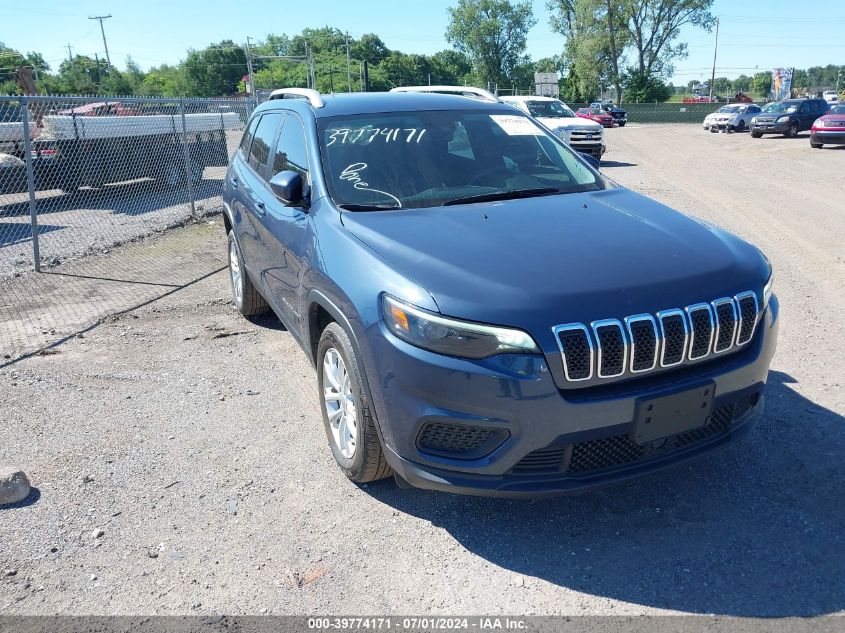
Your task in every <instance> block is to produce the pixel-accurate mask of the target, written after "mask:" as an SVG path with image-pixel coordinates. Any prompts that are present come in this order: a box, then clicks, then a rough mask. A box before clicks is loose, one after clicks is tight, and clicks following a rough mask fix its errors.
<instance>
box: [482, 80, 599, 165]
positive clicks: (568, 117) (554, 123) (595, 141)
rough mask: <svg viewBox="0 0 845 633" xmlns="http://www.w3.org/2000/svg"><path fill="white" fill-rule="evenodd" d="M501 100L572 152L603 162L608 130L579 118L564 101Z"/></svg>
mask: <svg viewBox="0 0 845 633" xmlns="http://www.w3.org/2000/svg"><path fill="white" fill-rule="evenodd" d="M499 99H500V100H501V101H502V102H504V103H507V104H510V105H512V106H514V107H516V108H519V109H520V110H522V111H523V112H527V113H528V114H530V115H531V116H533V117H534V118H535V119H537V120H538V121H539V122H540V123H542V124H543V125H545V126H546V127H547V128H549V129H550V130H551V131H552V132H554V133H555V135H556V136H558V137H559V138H560V139H562V140H563V141H564V142H565V143H567V144H568V145H570V146H571V147H572V149H574V150H577V151H579V152H581V153H583V154H589V155H590V156H592V157H593V158H595V159H596V160H598V161H601V157H602V154H604V152H605V151H606V149H607V147H606V145H605V142H604V128H603V127H602V126H601V125H600V124H599V123H596V122H595V121H590V120H589V119H584V118H581V117H578V116H575V113H574V112H573V111H572V110H570V109H569V107H567V105H566V104H565V103H563V101H561V100H560V99H555V98H554V97H540V96H523V97H510V96H509V97H499Z"/></svg>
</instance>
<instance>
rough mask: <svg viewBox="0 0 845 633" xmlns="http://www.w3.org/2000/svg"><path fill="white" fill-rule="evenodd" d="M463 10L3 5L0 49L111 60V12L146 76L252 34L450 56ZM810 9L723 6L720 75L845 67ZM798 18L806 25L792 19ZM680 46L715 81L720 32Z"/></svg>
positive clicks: (686, 72)
mask: <svg viewBox="0 0 845 633" xmlns="http://www.w3.org/2000/svg"><path fill="white" fill-rule="evenodd" d="M455 4H457V0H422V1H416V2H408V1H407V0H404V1H403V0H358V1H357V2H350V1H349V0H310V1H309V2H285V1H283V0H275V1H273V0H248V1H245V2H244V1H242V2H213V1H208V0H206V1H203V0H144V1H143V2H125V1H124V2H108V1H106V0H74V2H67V1H66V0H39V2H21V1H20V0H0V42H3V43H5V44H6V45H7V46H10V47H11V48H14V49H17V50H19V51H21V52H27V51H32V50H34V51H39V52H41V53H42V54H43V55H44V57H45V59H46V60H47V63H49V64H50V66H51V68H53V69H54V70H55V69H56V68H58V65H59V64H60V63H61V61H62V60H63V59H66V58H67V56H68V49H67V48H66V46H67V44H70V46H71V49H72V51H73V53H74V54H84V55H89V56H91V57H93V56H94V54H95V53H96V54H98V55H100V56H103V57H104V56H105V52H104V47H103V41H102V36H101V34H100V26H99V23H98V22H97V21H96V20H90V19H88V18H89V16H94V15H107V14H111V15H112V16H113V17H112V18H110V19H108V20H105V21H104V27H105V30H106V36H107V38H108V46H109V53H110V56H111V60H112V63H113V64H114V65H116V66H118V67H119V68H122V67H124V66H125V60H126V57H127V56H129V55H131V56H132V58H133V59H134V60H135V61H136V62H137V63H138V64H139V65H140V66H141V67H142V68H143V69H145V70H146V69H148V68H149V67H151V66H157V65H160V64H162V63H169V64H174V63H176V62H178V61H179V60H180V59H183V58H184V57H185V51H186V50H187V49H189V48H203V47H205V46H206V45H208V44H209V43H212V42H218V41H220V40H223V39H231V40H234V41H235V42H244V41H245V40H246V37H247V36H249V37H251V38H255V39H262V38H263V37H264V36H265V35H267V34H268V33H275V34H281V33H287V34H288V35H293V34H296V33H299V32H300V31H301V30H302V29H303V28H306V27H312V28H318V27H322V26H326V25H329V26H334V27H337V28H339V29H341V30H344V31H348V32H349V35H350V36H351V37H360V36H361V35H362V34H364V33H376V34H378V35H379V36H380V37H381V38H382V40H383V41H384V42H385V44H387V46H388V47H389V48H391V49H395V50H401V51H402V52H405V53H426V54H429V53H434V52H437V51H438V50H442V49H444V48H449V44H448V43H447V42H446V40H445V38H444V37H443V33H444V32H445V30H446V25H447V23H448V11H447V8H448V7H449V6H454V5H455ZM533 5H534V16H535V18H536V19H537V26H535V27H534V28H533V29H532V30H531V31H530V33H529V36H528V53H529V54H530V55H531V57H532V58H533V59H535V60H536V59H539V58H541V57H546V56H549V55H552V54H556V53H559V52H560V51H561V49H562V43H563V39H562V37H561V36H560V35H558V34H556V33H553V32H552V31H551V29H550V28H549V11H548V9H547V8H546V0H533ZM803 6H804V7H805V8H804V9H800V8H801V7H802V5H801V3H800V2H795V0H745V2H736V1H735V0H733V1H732V0H715V2H714V5H713V9H712V12H713V14H714V15H717V16H719V17H720V19H721V25H720V31H719V50H718V58H717V60H716V76H717V77H718V76H724V77H730V78H734V77H736V76H738V75H740V74H749V75H750V74H752V73H754V72H759V71H764V70H770V69H772V68H776V67H790V66H791V67H795V68H807V67H809V66H824V65H826V64H840V65H845V35H844V34H845V5H843V3H842V2H841V0H816V2H813V3H811V5H803ZM799 9H800V10H799ZM796 10H798V17H789V16H792V15H795V13H796ZM680 41H686V42H687V43H688V44H689V57H688V58H687V59H684V60H679V61H677V62H676V63H675V68H676V70H675V75H674V76H673V77H672V78H671V80H672V82H673V83H674V84H675V85H685V84H686V83H687V82H689V81H690V80H695V79H707V78H709V76H710V69H711V66H712V64H713V48H714V33H707V32H706V31H703V30H701V29H697V28H694V27H686V28H685V29H684V30H683V32H682V35H681V37H680ZM843 82H845V78H843Z"/></svg>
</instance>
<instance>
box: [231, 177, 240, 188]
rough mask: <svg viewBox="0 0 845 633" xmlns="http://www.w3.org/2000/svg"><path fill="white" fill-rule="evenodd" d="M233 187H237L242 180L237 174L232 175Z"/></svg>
mask: <svg viewBox="0 0 845 633" xmlns="http://www.w3.org/2000/svg"><path fill="white" fill-rule="evenodd" d="M231 180H232V189H237V188H238V185H239V184H241V181H240V180H238V179H237V178H236V177H235V176H232V179H231Z"/></svg>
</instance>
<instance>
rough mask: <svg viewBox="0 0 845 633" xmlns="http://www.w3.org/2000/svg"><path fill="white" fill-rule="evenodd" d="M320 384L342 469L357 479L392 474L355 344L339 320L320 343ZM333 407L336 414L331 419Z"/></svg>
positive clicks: (331, 438)
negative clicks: (366, 390) (363, 379)
mask: <svg viewBox="0 0 845 633" xmlns="http://www.w3.org/2000/svg"><path fill="white" fill-rule="evenodd" d="M317 386H318V392H317V393H318V394H319V398H320V410H321V411H322V414H323V426H324V427H325V429H326V437H327V438H328V440H329V446H330V447H331V451H332V455H333V456H334V459H335V462H337V465H338V466H339V467H340V469H341V470H342V471H343V473H344V474H345V475H346V476H347V477H348V478H349V479H351V480H352V481H354V482H355V483H367V482H370V481H376V480H377V479H384V478H385V477H389V476H390V475H391V474H393V470H392V469H391V468H390V466H389V465H388V463H387V461H386V460H385V459H384V451H383V450H382V447H381V440H379V436H378V431H377V430H376V422H375V418H374V417H373V414H372V405H371V404H370V402H369V400H368V399H367V396H366V393H365V392H364V388H363V384H362V381H361V375H360V373H359V371H358V358H357V356H356V354H355V348H354V347H352V343H351V341H350V340H349V336H348V335H347V334H346V332H345V331H344V329H343V328H342V327H340V326H339V325H338V324H337V323H329V324H328V325H327V326H326V329H325V330H323V334H322V335H321V336H320V342H319V343H318V345H317ZM327 395H329V397H327ZM331 395H336V396H337V397H334V398H332V397H330V396H331ZM350 402H351V405H350V404H349V403H350ZM335 407H337V408H335ZM330 411H331V412H332V413H333V414H334V415H332V420H330V419H329V416H330ZM350 416H351V417H350Z"/></svg>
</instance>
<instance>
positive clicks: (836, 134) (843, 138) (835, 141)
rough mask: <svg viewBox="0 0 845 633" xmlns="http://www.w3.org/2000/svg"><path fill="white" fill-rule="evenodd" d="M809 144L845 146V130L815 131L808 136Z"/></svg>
mask: <svg viewBox="0 0 845 633" xmlns="http://www.w3.org/2000/svg"><path fill="white" fill-rule="evenodd" d="M810 142H811V143H820V144H827V143H829V144H831V145H842V144H845V128H842V130H841V131H839V130H816V131H814V132H812V133H811V134H810Z"/></svg>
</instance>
